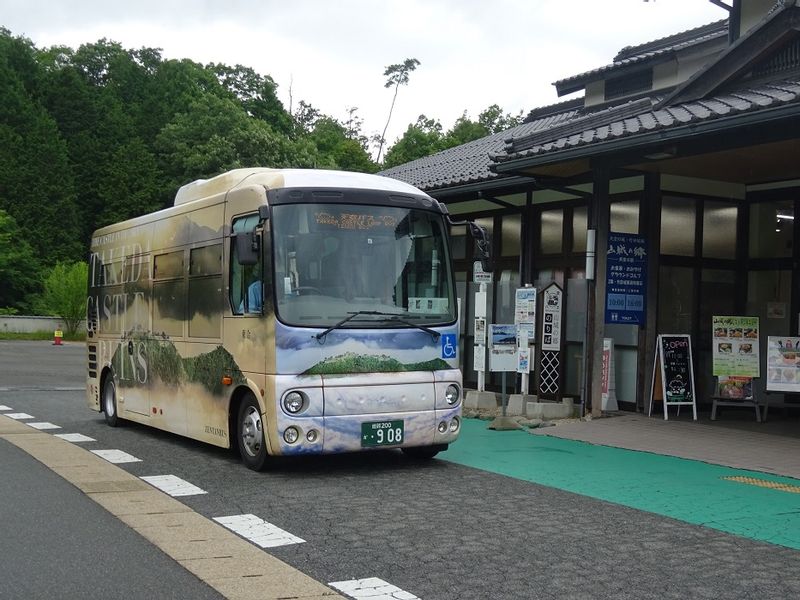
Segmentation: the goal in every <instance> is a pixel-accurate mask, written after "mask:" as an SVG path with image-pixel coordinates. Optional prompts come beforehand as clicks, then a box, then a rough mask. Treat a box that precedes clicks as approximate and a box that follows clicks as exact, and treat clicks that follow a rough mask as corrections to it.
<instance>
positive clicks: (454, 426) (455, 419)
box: [450, 417, 460, 433]
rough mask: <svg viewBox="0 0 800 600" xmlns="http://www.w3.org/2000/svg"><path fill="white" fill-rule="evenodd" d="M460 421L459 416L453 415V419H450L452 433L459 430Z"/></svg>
mask: <svg viewBox="0 0 800 600" xmlns="http://www.w3.org/2000/svg"><path fill="white" fill-rule="evenodd" d="M459 425H460V423H459V421H458V417H453V420H452V421H450V433H455V432H456V431H458V427H459Z"/></svg>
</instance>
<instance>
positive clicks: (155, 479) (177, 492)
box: [142, 475, 208, 496]
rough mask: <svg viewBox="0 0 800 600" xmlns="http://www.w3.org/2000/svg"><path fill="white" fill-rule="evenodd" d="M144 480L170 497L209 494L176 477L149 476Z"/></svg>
mask: <svg viewBox="0 0 800 600" xmlns="http://www.w3.org/2000/svg"><path fill="white" fill-rule="evenodd" d="M142 479H144V480H145V481H146V482H147V483H149V484H150V485H152V486H154V487H157V488H158V489H160V490H161V491H162V492H164V493H167V494H169V495H170V496H194V495H196V494H207V493H208V492H206V491H205V490H201V489H200V488H199V487H197V486H196V485H193V484H191V483H189V482H188V481H184V480H183V479H181V478H180V477H175V475H149V476H147V477H142Z"/></svg>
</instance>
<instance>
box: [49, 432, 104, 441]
mask: <svg viewBox="0 0 800 600" xmlns="http://www.w3.org/2000/svg"><path fill="white" fill-rule="evenodd" d="M55 437H57V438H61V439H62V440H64V441H66V442H73V443H75V442H96V441H97V440H96V439H94V438H90V437H89V436H88V435H83V434H82V433H56V434H55Z"/></svg>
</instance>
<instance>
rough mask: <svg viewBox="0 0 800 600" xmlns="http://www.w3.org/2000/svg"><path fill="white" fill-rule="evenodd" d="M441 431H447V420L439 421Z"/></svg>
mask: <svg viewBox="0 0 800 600" xmlns="http://www.w3.org/2000/svg"><path fill="white" fill-rule="evenodd" d="M438 429H439V433H447V421H442V422H441V423H439V427H438Z"/></svg>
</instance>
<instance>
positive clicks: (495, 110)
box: [478, 104, 523, 135]
mask: <svg viewBox="0 0 800 600" xmlns="http://www.w3.org/2000/svg"><path fill="white" fill-rule="evenodd" d="M522 120H523V117H522V111H519V114H518V115H512V114H511V113H505V114H503V109H502V108H500V106H498V105H497V104H492V105H491V106H490V107H488V108H487V109H486V110H484V111H483V112H482V113H481V114H479V115H478V123H480V124H481V125H483V127H485V128H486V131H487V132H488V133H487V135H488V134H492V133H500V132H501V131H505V130H506V129H511V128H512V127H516V126H517V125H520V124H521V123H522Z"/></svg>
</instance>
